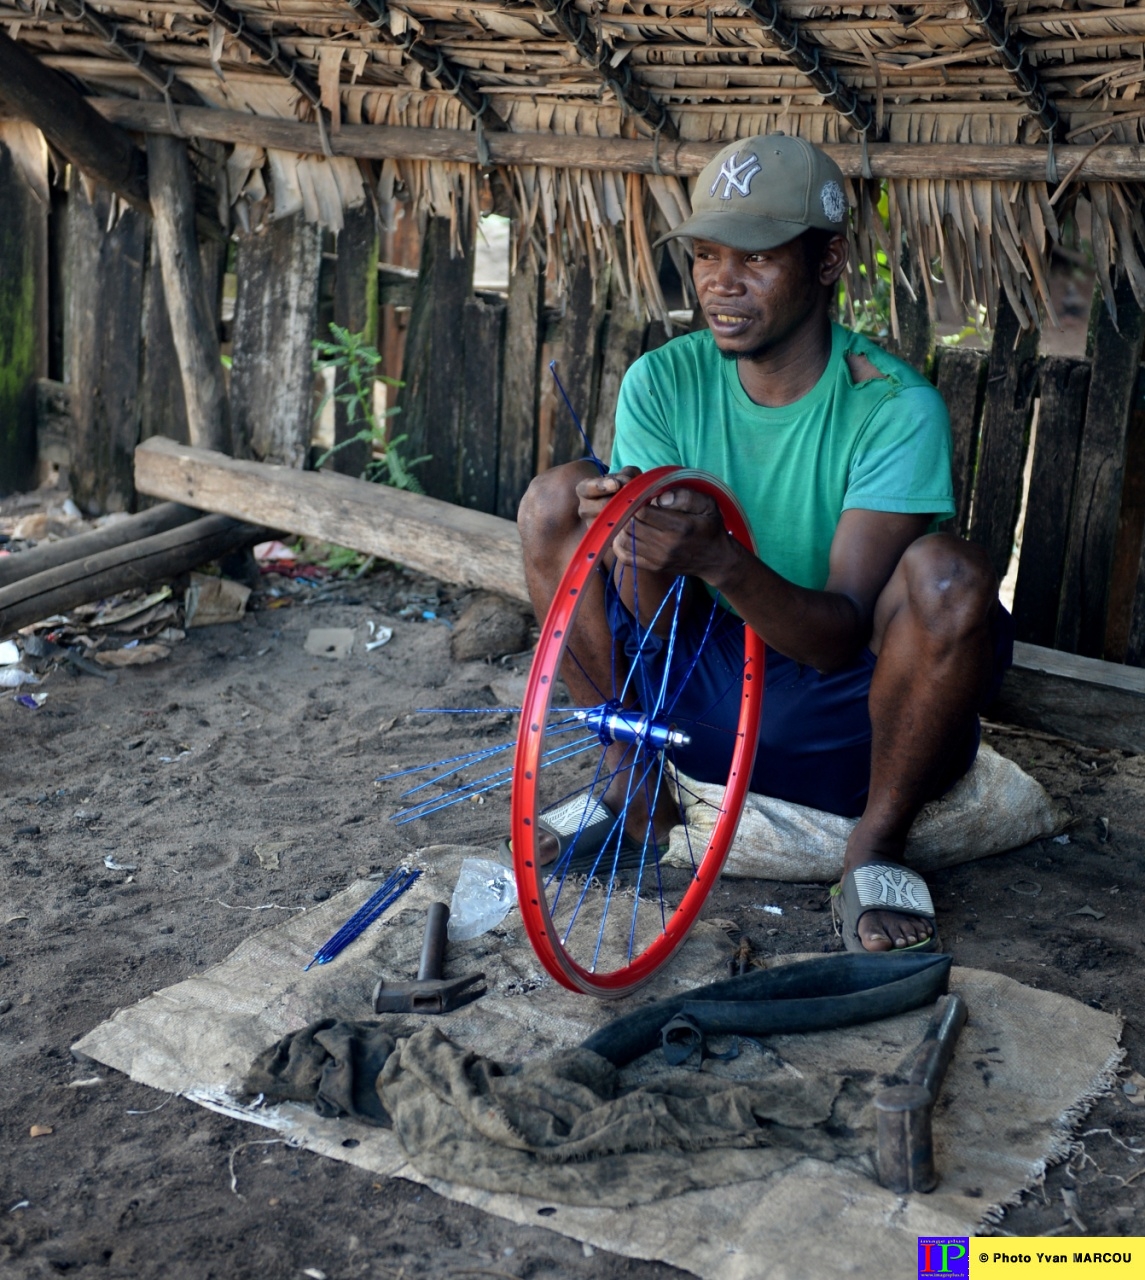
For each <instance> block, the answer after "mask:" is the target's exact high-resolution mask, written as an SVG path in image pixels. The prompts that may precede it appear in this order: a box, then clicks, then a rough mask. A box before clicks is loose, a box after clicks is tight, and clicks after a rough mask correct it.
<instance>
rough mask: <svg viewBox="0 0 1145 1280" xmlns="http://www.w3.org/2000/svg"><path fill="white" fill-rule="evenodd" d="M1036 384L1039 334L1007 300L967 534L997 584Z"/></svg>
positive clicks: (1005, 561)
mask: <svg viewBox="0 0 1145 1280" xmlns="http://www.w3.org/2000/svg"><path fill="white" fill-rule="evenodd" d="M1037 381H1038V331H1037V329H1032V328H1031V329H1022V328H1021V327H1020V325H1019V324H1018V317H1017V316H1016V315H1015V313H1014V310H1013V308H1012V307H1011V306H1010V304H1009V302H1008V301H1007V300H1006V298H1005V295H1003V296H1002V297H1001V298H1000V299H999V301H998V323H997V326H996V328H995V329H994V341H993V343H992V344H991V346H990V364H989V367H988V372H987V376H986V401H985V405H984V407H983V410H982V435H981V439H980V441H979V445H978V467H977V475H976V477H975V485H974V504H973V515H972V517H971V522H970V533H969V537H970V539H971V541H973V542H978V543H981V544H982V546H984V547H985V548H986V550H987V551H989V553H990V562H991V564H993V566H994V572H995V573H997V575H998V578H999V580H1001V579H1002V578H1004V577H1005V576H1006V570H1007V568H1008V567H1009V564H1010V554H1011V551H1012V550H1013V546H1014V527H1015V525H1016V524H1017V523H1018V507H1019V504H1020V503H1021V499H1022V468H1023V467H1024V466H1025V462H1026V446H1027V444H1028V439H1029V438H1028V428H1029V423H1030V414H1031V412H1032V410H1033V406H1034V390H1035V388H1036V387H1037Z"/></svg>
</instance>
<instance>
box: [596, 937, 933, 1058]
mask: <svg viewBox="0 0 1145 1280" xmlns="http://www.w3.org/2000/svg"><path fill="white" fill-rule="evenodd" d="M951 963H952V958H951V957H950V956H949V955H942V954H937V953H935V952H923V953H921V954H919V953H916V954H913V955H895V954H893V953H891V954H886V955H855V954H853V953H850V952H848V953H845V954H842V955H832V956H824V957H823V958H822V959H816V960H801V961H798V962H796V963H793V964H785V965H780V966H778V967H777V968H775V969H757V970H755V971H753V972H751V973H745V974H742V975H741V976H740V977H736V978H726V979H725V980H724V981H722V982H713V983H711V984H710V985H709V986H706V987H695V988H694V989H693V990H691V991H682V992H680V993H679V995H674V996H669V997H668V998H667V999H666V1000H657V1001H655V1002H654V1003H652V1004H648V1005H645V1006H644V1008H642V1009H637V1010H636V1011H635V1012H633V1013H628V1014H625V1015H624V1016H623V1017H620V1018H617V1019H615V1021H613V1022H610V1023H609V1024H608V1026H606V1027H602V1028H601V1029H600V1030H599V1031H597V1032H594V1033H593V1034H592V1035H591V1036H589V1038H588V1039H587V1040H586V1041H585V1042H584V1045H583V1047H584V1048H585V1049H591V1050H592V1051H593V1052H594V1053H599V1054H600V1056H601V1057H602V1058H607V1059H608V1060H609V1062H611V1063H613V1065H614V1066H617V1067H623V1066H626V1065H627V1064H628V1063H629V1062H633V1061H635V1060H636V1059H637V1058H639V1057H641V1056H642V1055H643V1054H645V1053H649V1052H651V1051H652V1050H653V1049H655V1048H656V1047H657V1046H658V1045H659V1044H660V1030H661V1028H662V1027H663V1026H664V1025H665V1024H666V1023H668V1022H670V1021H671V1020H672V1019H673V1018H677V1017H681V1016H683V1017H686V1018H688V1019H689V1021H690V1022H692V1023H694V1024H695V1026H696V1027H697V1028H699V1030H700V1031H702V1032H703V1033H704V1034H705V1035H729V1034H730V1035H746V1036H767V1035H783V1034H785V1033H789V1032H799V1031H828V1030H830V1029H832V1028H834V1027H851V1026H855V1025H856V1024H857V1023H860V1022H874V1021H876V1020H877V1019H879V1018H889V1017H892V1016H893V1015H894V1014H896V1013H905V1012H907V1010H909V1009H917V1008H919V1007H920V1006H921V1005H924V1004H931V1003H933V1002H934V1001H935V1000H937V999H938V997H939V996H940V995H942V994H943V993H944V992H945V991H946V988H947V984H948V982H949V980H950V966H951Z"/></svg>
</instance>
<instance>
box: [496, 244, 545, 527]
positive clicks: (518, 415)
mask: <svg viewBox="0 0 1145 1280" xmlns="http://www.w3.org/2000/svg"><path fill="white" fill-rule="evenodd" d="M516 247H517V246H516V244H514V246H513V251H514V252H515V251H516ZM544 293H545V281H544V272H543V271H542V270H541V268H540V266H539V264H538V262H537V259H536V256H535V255H534V254H532V253H528V254H526V255H525V258H524V260H523V261H522V262H520V263H518V264H517V270H516V271H515V272H514V273H513V275H512V276H511V277H510V279H509V301H508V305H507V307H506V314H505V351H506V354H507V356H508V358H507V359H506V360H505V362H504V366H503V372H502V375H501V376H502V382H501V445H500V457H499V458H498V459H497V514H498V515H499V516H505V517H507V518H508V519H510V520H512V519H513V518H514V517H515V516H516V514H517V504H518V503H519V502H520V501H521V499H522V497H524V494H525V490H526V489H527V488H528V487H529V481H530V480H532V478H533V476H534V474H535V473H536V466H537V403H538V398H539V379H540V366H541V328H542V325H543V322H544Z"/></svg>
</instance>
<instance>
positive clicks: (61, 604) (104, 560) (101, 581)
mask: <svg viewBox="0 0 1145 1280" xmlns="http://www.w3.org/2000/svg"><path fill="white" fill-rule="evenodd" d="M263 536H265V531H264V530H262V529H259V528H256V527H254V526H252V525H249V524H244V523H243V522H242V521H241V520H233V519H231V518H229V517H227V516H218V515H211V516H202V517H200V518H199V519H198V520H192V521H190V523H187V524H182V525H180V526H179V527H178V528H175V529H168V530H167V531H166V532H165V533H157V534H155V535H153V536H152V537H150V538H142V539H140V540H139V541H136V542H128V543H124V544H123V545H122V546H119V547H113V548H111V549H110V550H108V551H102V552H99V553H97V554H96V555H91V556H84V557H83V558H82V559H79V560H69V561H67V562H66V563H65V564H61V565H58V566H56V567H55V568H54V569H47V570H45V571H44V572H43V573H37V574H34V575H33V576H32V577H30V578H21V579H20V580H19V581H18V582H14V583H12V584H11V585H10V586H7V587H2V588H0V638H3V637H4V636H10V635H11V634H12V633H13V632H14V631H19V629H20V628H21V627H26V626H28V625H29V623H32V622H39V621H40V620H41V619H42V618H50V617H51V616H52V615H53V614H55V613H64V612H66V611H67V610H68V609H74V608H75V607H76V606H77V605H81V604H90V603H91V602H92V601H93V600H102V599H103V598H104V597H105V596H110V595H115V594H116V593H117V592H120V591H129V590H131V589H132V588H134V587H148V586H150V585H151V584H152V583H154V582H158V581H160V580H161V579H163V578H173V577H177V576H178V575H179V574H181V573H186V572H188V570H190V569H194V568H196V567H197V566H198V565H201V564H205V563H206V562H207V561H208V560H214V559H216V558H217V557H218V556H221V555H224V554H225V553H226V552H228V551H233V550H234V549H235V548H236V547H241V546H244V545H247V544H249V543H251V542H257V541H258V539H259V538H260V537H263Z"/></svg>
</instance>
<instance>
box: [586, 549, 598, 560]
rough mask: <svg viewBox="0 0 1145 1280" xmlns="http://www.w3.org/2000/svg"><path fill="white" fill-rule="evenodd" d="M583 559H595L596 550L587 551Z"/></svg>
mask: <svg viewBox="0 0 1145 1280" xmlns="http://www.w3.org/2000/svg"><path fill="white" fill-rule="evenodd" d="M585 559H586V560H595V559H596V552H595V551H590V552H589V553H588V555H586V556H585Z"/></svg>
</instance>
